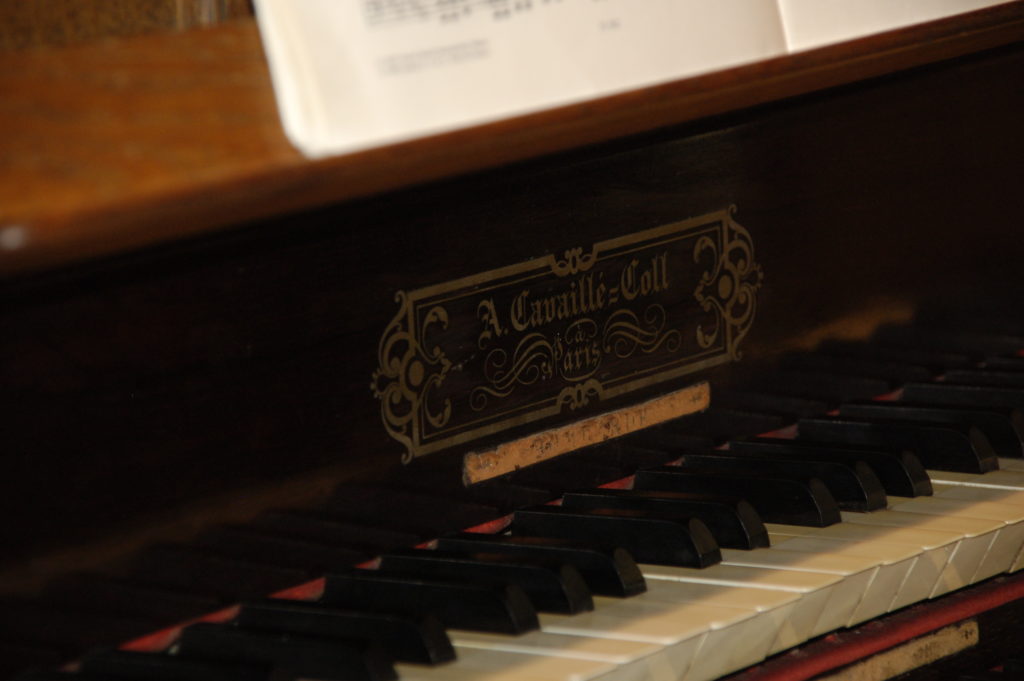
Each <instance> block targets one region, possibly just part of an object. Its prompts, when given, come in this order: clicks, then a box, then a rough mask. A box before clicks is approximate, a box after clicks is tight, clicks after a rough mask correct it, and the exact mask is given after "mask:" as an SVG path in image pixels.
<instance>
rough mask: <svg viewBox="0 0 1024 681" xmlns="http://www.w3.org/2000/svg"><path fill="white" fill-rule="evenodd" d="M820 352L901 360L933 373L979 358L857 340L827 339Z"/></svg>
mask: <svg viewBox="0 0 1024 681" xmlns="http://www.w3.org/2000/svg"><path fill="white" fill-rule="evenodd" d="M818 352H819V353H822V354H829V355H835V356H842V357H862V358H869V359H874V360H879V361H883V362H900V363H904V364H915V365H918V366H923V367H927V368H928V369H929V370H930V371H931V372H932V373H933V374H940V373H943V372H944V371H946V370H947V369H970V368H972V367H974V366H976V365H977V360H976V359H974V358H972V357H970V356H969V355H965V354H962V353H955V352H937V351H934V350H923V349H921V348H894V347H882V346H879V345H872V344H870V343H861V342H855V341H826V342H824V343H822V344H821V345H820V346H819V347H818Z"/></svg>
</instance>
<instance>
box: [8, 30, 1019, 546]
mask: <svg viewBox="0 0 1024 681" xmlns="http://www.w3.org/2000/svg"><path fill="white" fill-rule="evenodd" d="M1022 74H1024V50H1021V49H1020V48H1019V47H1012V48H1004V49H1001V50H997V51H995V52H989V53H985V54H981V55H978V56H975V57H972V58H965V59H962V60H960V61H958V62H951V63H945V64H940V65H936V66H932V67H928V68H923V69H920V70H916V71H913V72H908V73H904V74H901V75H898V76H890V77H887V78H883V79H879V80H876V81H872V82H868V83H863V84H860V85H857V86H850V87H846V88H843V89H839V90H835V91H830V92H828V93H825V94H819V95H811V96H806V97H803V98H799V99H795V100H791V101H787V102H783V103H777V104H774V105H770V106H765V107H761V108H758V109H754V110H750V111H746V112H741V113H737V114H733V115H730V116H726V117H721V118H718V119H712V120H708V121H705V122H703V123H700V124H692V125H688V126H683V127H677V128H672V129H669V130H666V131H662V132H658V133H655V134H651V135H647V136H644V137H636V138H633V139H631V140H628V141H620V142H615V143H610V144H606V145H604V146H602V147H598V148H594V149H590V150H586V151H582V152H575V153H572V154H565V155H562V156H560V157H557V158H554V159H549V160H547V161H544V162H540V161H536V162H531V163H526V164H522V165H520V166H517V167H512V168H508V169H504V170H500V171H494V172H490V173H486V174H483V175H479V176H476V177H473V178H465V179H462V180H458V181H455V180H453V181H448V182H442V183H436V184H433V185H430V186H425V187H420V188H414V189H409V190H405V191H402V192H398V193H395V194H392V195H389V196H387V197H384V198H376V199H374V198H371V199H365V200H362V201H357V202H351V203H349V204H345V205H340V206H337V207H333V208H325V209H320V210H315V211H308V212H305V213H297V214H294V215H291V216H289V217H286V218H281V219H277V220H271V221H267V222H263V223H260V224H253V225H248V226H246V227H245V228H239V229H237V230H235V231H231V232H225V233H223V234H221V235H219V236H212V237H207V238H204V239H200V240H193V241H187V242H179V243H177V244H174V245H172V246H168V247H164V248H159V249H153V250H149V251H146V252H142V253H138V254H134V255H129V256H121V257H118V258H113V259H108V260H106V261H96V262H94V263H91V264H85V265H82V266H79V267H78V268H75V269H69V270H63V271H55V272H51V273H47V274H44V275H38V276H36V277H34V278H31V279H21V280H17V281H9V282H8V283H7V285H6V286H5V287H4V289H3V292H2V297H0V300H2V303H0V327H2V328H3V329H4V333H3V334H2V336H0V386H2V387H0V402H2V403H3V404H5V405H8V406H6V407H5V410H6V411H5V412H4V415H5V420H6V421H7V425H5V428H4V435H3V437H4V455H3V461H4V465H5V467H6V469H7V470H8V471H9V472H10V476H9V478H8V479H9V480H11V481H15V482H14V483H13V484H9V485H5V486H4V493H5V498H6V499H7V501H8V502H9V503H11V504H13V505H14V507H16V508H19V509H21V511H20V513H19V517H20V518H23V519H24V520H23V521H22V522H18V523H8V524H5V525H4V527H3V530H2V532H3V543H4V544H5V546H6V547H8V549H7V550H5V552H4V556H5V558H6V559H8V560H15V559H16V557H18V556H21V557H24V556H27V555H30V554H32V553H34V552H39V551H42V550H44V549H45V548H47V547H53V546H56V545H58V544H60V543H64V542H68V541H72V542H75V541H84V540H86V539H88V538H89V537H95V536H99V535H101V534H104V533H106V532H107V531H108V530H110V529H112V528H117V527H120V526H123V525H124V523H125V515H126V514H130V515H131V516H132V521H133V522H134V521H136V520H137V519H138V518H141V517H144V516H145V515H146V514H152V513H157V512H166V511H167V510H168V509H170V508H174V507H176V506H178V505H181V504H185V503H187V502H189V501H190V500H194V499H196V498H198V497H199V496H201V495H204V494H208V493H211V492H213V491H216V490H220V489H225V488H237V487H244V486H246V485H250V484H257V483H260V482H265V481H271V480H281V479H286V478H288V477H291V476H297V475H301V474H303V473H305V472H307V471H309V470H312V469H315V468H317V467H319V466H324V465H328V464H338V465H341V466H343V467H345V466H347V467H349V468H351V469H352V470H353V471H354V474H356V475H360V474H365V472H366V471H367V470H368V469H371V468H373V469H375V470H376V471H377V472H378V473H380V472H385V471H386V469H387V468H388V467H389V466H397V465H398V461H399V458H400V454H401V447H399V446H398V444H397V443H395V442H394V441H392V440H390V439H389V438H388V437H387V435H386V433H385V431H384V429H383V427H382V425H381V421H380V414H379V405H378V403H377V402H376V400H375V399H374V398H373V396H372V394H371V392H370V390H369V383H370V377H371V374H372V372H373V370H374V368H375V367H376V362H377V344H378V341H379V339H380V337H381V334H382V332H383V330H384V329H385V327H386V325H387V324H388V322H389V321H390V320H391V318H392V316H393V315H394V314H395V312H396V311H397V308H396V305H395V302H394V294H395V292H396V291H397V290H408V289H412V288H416V287H420V286H425V285H430V284H436V283H440V282H444V281H447V280H451V279H455V278H458V277H462V276H466V275H471V274H475V273H477V272H482V271H486V270H489V269H492V268H496V267H501V266H505V265H509V264H513V263H516V262H521V261H523V260H527V259H529V258H534V257H538V256H541V255H544V254H546V253H560V252H562V251H564V250H565V249H566V248H570V247H574V246H589V245H590V244H592V243H594V242H596V241H598V240H602V239H607V238H612V237H618V236H622V235H624V234H629V233H632V232H635V231H639V230H643V229H647V228H650V227H655V226H658V225H662V224H666V223H669V222H673V221H676V220H679V219H682V218H686V217H690V216H693V215H700V214H703V213H707V212H710V211H713V210H717V209H721V208H723V207H726V206H728V205H731V204H735V205H737V206H738V213H737V219H738V221H739V222H740V223H741V224H743V225H744V226H746V227H747V228H748V229H749V230H750V231H751V233H752V234H753V236H754V242H755V246H756V249H757V256H758V260H759V261H760V262H761V263H762V264H763V266H764V269H765V273H766V279H765V286H764V289H763V294H762V298H761V300H760V304H759V311H758V321H757V323H756V324H755V327H754V330H753V332H752V333H751V336H750V338H749V342H748V344H747V346H746V347H747V351H748V354H749V355H753V356H756V355H758V354H763V353H768V352H772V351H775V350H777V349H778V348H780V347H785V346H787V345H789V344H793V343H797V342H800V341H801V340H802V339H803V338H804V337H805V336H806V334H808V333H810V332H812V331H813V330H814V329H815V328H817V327H818V326H819V325H821V324H823V323H826V322H829V321H832V320H835V319H839V318H842V317H844V316H845V315H848V314H850V313H856V312H858V311H862V310H865V309H869V308H870V309H881V310H882V311H883V312H884V308H885V307H886V306H887V305H890V304H891V302H892V301H897V302H901V301H902V302H905V303H906V304H907V305H911V306H912V305H913V304H914V303H915V302H916V301H917V300H921V299H926V298H931V297H933V296H936V295H941V294H943V293H944V292H946V291H948V290H950V289H953V290H956V291H958V292H960V291H963V290H967V289H970V288H972V287H973V286H975V285H977V286H982V285H983V284H989V285H990V284H993V283H995V284H997V285H998V284H999V283H1000V282H1006V281H1011V282H1012V281H1017V280H1018V279H1019V277H1018V264H1017V263H1018V262H1019V258H1020V257H1021V256H1022V249H1021V247H1020V244H1019V239H1018V237H1017V234H1016V232H1015V230H1014V229H1013V225H1014V224H1015V221H1016V220H1018V217H1017V216H1019V215H1020V214H1021V212H1022V208H1024V195H1022V194H1021V193H1020V192H1019V188H1018V185H1019V178H1020V177H1021V159H1022V158H1024V138H1022V137H1021V136H1020V135H1019V134H1015V131H1016V130H1017V128H1018V127H1019V121H1018V112H1019V111H1021V110H1022V107H1024V88H1022V87H1021V84H1022V83H1024V78H1022V77H1021V76H1022ZM1018 283H1019V282H1018ZM607 406H608V405H607V404H602V405H596V406H594V407H592V409H603V408H607ZM578 414H579V413H577V415H578ZM575 416H576V415H574V417H575Z"/></svg>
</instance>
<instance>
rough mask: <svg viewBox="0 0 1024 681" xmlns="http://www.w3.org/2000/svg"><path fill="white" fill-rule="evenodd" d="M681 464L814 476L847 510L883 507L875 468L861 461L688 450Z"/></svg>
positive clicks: (801, 477) (733, 471) (754, 473)
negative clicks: (848, 461)
mask: <svg viewBox="0 0 1024 681" xmlns="http://www.w3.org/2000/svg"><path fill="white" fill-rule="evenodd" d="M680 468H683V469H688V468H698V469H701V470H709V471H719V472H722V473H731V474H734V475H747V476H750V477H757V476H760V475H765V476H768V477H772V478H790V479H793V480H808V479H810V478H817V479H819V480H821V481H822V482H823V483H825V487H827V488H828V491H829V492H831V493H832V496H833V497H834V498H835V500H836V501H837V502H838V503H839V508H841V509H844V510H847V511H859V512H864V511H877V510H879V509H883V508H885V504H886V500H885V490H884V489H883V488H882V483H881V482H880V481H879V480H878V477H877V476H875V472H874V471H872V470H871V468H870V467H869V466H868V465H867V464H865V463H864V462H863V461H857V462H854V463H853V464H845V463H838V462H834V461H803V460H800V459H785V458H782V457H772V458H770V459H769V458H766V457H754V456H745V455H743V454H733V453H731V452H728V451H714V452H699V453H696V452H695V453H687V454H685V455H683V459H682V462H681V463H680Z"/></svg>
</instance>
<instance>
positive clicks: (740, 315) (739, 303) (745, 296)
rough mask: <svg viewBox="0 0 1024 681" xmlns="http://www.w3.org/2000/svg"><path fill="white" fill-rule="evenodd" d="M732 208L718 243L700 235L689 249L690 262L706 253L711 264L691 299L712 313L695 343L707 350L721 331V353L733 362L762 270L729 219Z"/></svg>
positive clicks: (751, 312)
mask: <svg viewBox="0 0 1024 681" xmlns="http://www.w3.org/2000/svg"><path fill="white" fill-rule="evenodd" d="M735 212H736V207H735V206H731V207H730V208H729V213H728V216H727V218H726V221H725V224H724V225H723V229H722V242H721V243H720V244H719V243H717V242H716V241H715V240H714V239H712V238H711V237H709V236H702V237H701V238H700V239H698V240H697V243H696V244H695V245H694V248H693V260H694V262H698V263H699V262H701V260H702V259H704V258H705V257H706V256H707V255H709V254H710V256H711V258H712V261H713V264H712V266H711V268H710V269H708V270H706V271H705V272H704V273H702V274H701V278H700V283H699V284H698V285H697V289H696V290H695V291H694V294H693V295H694V298H696V299H697V302H698V303H700V306H701V308H702V309H703V310H704V311H705V312H711V313H713V315H714V317H715V323H714V325H713V326H711V327H710V328H705V326H704V325H703V324H700V325H698V326H697V343H698V344H699V346H700V347H702V348H709V347H711V346H712V345H713V344H714V343H716V342H717V341H718V340H719V335H720V334H721V333H723V332H724V334H725V338H724V345H725V351H726V353H727V354H728V355H729V357H730V358H731V359H733V360H738V359H739V358H740V356H741V353H740V351H739V345H740V342H741V341H742V340H743V338H744V337H745V336H746V335H747V333H748V332H749V331H750V327H751V325H752V324H753V323H754V315H755V313H756V312H757V291H758V289H760V288H761V284H762V283H763V282H764V271H763V270H762V269H761V266H760V265H758V264H757V263H756V262H755V260H754V244H753V241H752V240H751V238H750V233H749V232H748V231H747V230H746V229H744V228H743V226H741V225H740V224H738V223H737V222H735V221H734V220H733V219H732V216H733V214H734V213H735Z"/></svg>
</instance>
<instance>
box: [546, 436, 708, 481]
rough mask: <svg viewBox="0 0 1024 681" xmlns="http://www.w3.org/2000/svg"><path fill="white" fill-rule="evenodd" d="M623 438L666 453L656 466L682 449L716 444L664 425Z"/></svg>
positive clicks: (673, 456)
mask: <svg viewBox="0 0 1024 681" xmlns="http://www.w3.org/2000/svg"><path fill="white" fill-rule="evenodd" d="M622 440H623V441H624V442H626V443H628V444H629V445H632V446H635V447H640V448H643V449H648V450H654V451H658V452H663V453H665V454H666V455H667V456H666V458H667V459H668V460H667V461H663V462H661V463H658V464H654V465H656V466H660V465H664V464H667V463H671V462H672V461H673V460H674V459H677V458H679V455H678V454H677V453H676V452H678V451H680V450H687V449H688V450H694V449H697V450H703V449H711V448H713V447H714V446H715V444H716V443H715V441H714V440H713V439H712V438H710V437H703V436H701V435H688V434H686V433H683V432H680V431H679V430H675V429H672V428H669V427H666V426H663V425H658V426H653V427H651V428H643V429H641V430H638V431H636V432H633V433H630V434H629V435H626V436H624V437H623V438H622ZM565 489H569V488H565Z"/></svg>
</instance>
